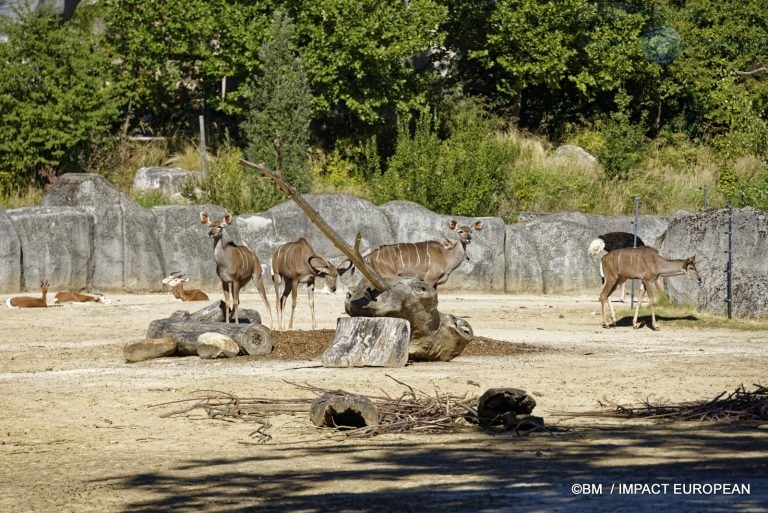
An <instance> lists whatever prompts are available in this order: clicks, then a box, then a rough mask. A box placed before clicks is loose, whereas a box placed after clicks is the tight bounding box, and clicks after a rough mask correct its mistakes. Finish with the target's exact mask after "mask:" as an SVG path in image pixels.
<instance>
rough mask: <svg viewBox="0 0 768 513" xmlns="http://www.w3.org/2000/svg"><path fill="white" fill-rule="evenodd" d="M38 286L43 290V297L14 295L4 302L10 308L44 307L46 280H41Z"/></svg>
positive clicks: (46, 292)
mask: <svg viewBox="0 0 768 513" xmlns="http://www.w3.org/2000/svg"><path fill="white" fill-rule="evenodd" d="M40 288H41V289H42V291H43V297H42V298H39V297H29V296H16V297H11V298H8V299H7V300H6V301H5V304H6V305H8V306H9V307H10V308H45V307H47V306H48V300H47V299H46V295H47V294H48V282H47V281H41V282H40Z"/></svg>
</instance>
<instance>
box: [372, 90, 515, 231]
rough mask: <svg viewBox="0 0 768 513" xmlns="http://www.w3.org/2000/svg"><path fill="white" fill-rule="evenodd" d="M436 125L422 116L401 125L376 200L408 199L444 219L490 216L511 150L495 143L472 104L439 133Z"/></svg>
mask: <svg viewBox="0 0 768 513" xmlns="http://www.w3.org/2000/svg"><path fill="white" fill-rule="evenodd" d="M439 121H440V120H439V119H438V117H437V116H436V115H435V114H434V113H430V112H429V111H423V112H422V113H421V115H420V116H419V117H417V118H415V119H409V120H408V122H401V124H400V130H399V133H398V137H397V147H396V150H395V154H394V155H393V156H392V158H391V159H390V160H389V167H388V169H387V170H386V171H385V172H384V174H383V175H382V176H381V177H380V178H379V179H377V180H375V181H374V198H375V200H376V201H378V202H384V201H388V200H392V199H408V200H411V201H415V202H417V203H420V204H421V205H423V206H425V207H427V208H429V209H431V210H434V211H435V212H439V213H444V214H449V213H451V214H456V215H466V216H481V215H493V213H494V212H496V209H497V208H498V207H499V206H500V204H501V203H502V198H503V196H504V191H505V189H506V179H505V173H504V166H505V164H506V163H507V162H508V161H509V160H510V159H513V158H514V157H515V148H514V147H513V146H510V145H508V144H504V142H503V141H500V140H499V139H498V137H497V136H496V135H495V129H496V128H497V127H496V126H495V125H494V124H493V122H492V120H489V119H487V118H486V117H485V116H484V115H483V111H482V109H481V108H480V106H479V105H477V104H475V103H473V102H466V103H465V104H463V105H460V108H458V109H457V110H456V111H454V112H451V113H450V115H449V116H448V117H447V119H446V120H445V123H444V125H443V126H442V127H441V126H440V122H439ZM412 123H413V124H414V127H415V128H414V130H413V132H411V130H410V126H411V124H412ZM441 129H442V131H444V132H446V133H447V135H446V136H445V137H444V138H443V137H441V136H440V135H439V132H440V131H441Z"/></svg>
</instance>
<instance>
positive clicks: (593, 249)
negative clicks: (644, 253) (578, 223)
mask: <svg viewBox="0 0 768 513" xmlns="http://www.w3.org/2000/svg"><path fill="white" fill-rule="evenodd" d="M641 246H645V243H644V242H643V239H641V238H640V237H637V236H636V235H635V234H633V233H629V232H608V233H605V234H603V235H600V236H598V237H597V238H596V239H595V240H593V241H592V242H591V243H590V244H589V254H590V255H592V256H597V255H598V254H600V253H602V251H603V250H605V251H606V252H607V253H610V252H611V251H615V250H617V249H622V248H634V247H637V248H639V247H641ZM600 279H602V280H603V283H605V275H603V264H602V262H601V263H600ZM626 285H627V284H626V283H622V284H621V299H620V301H621V302H622V303H623V302H624V296H626Z"/></svg>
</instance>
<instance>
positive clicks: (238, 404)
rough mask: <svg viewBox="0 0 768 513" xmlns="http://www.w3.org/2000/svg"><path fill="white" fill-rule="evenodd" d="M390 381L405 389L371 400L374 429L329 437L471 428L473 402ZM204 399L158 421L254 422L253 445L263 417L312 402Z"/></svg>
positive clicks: (264, 425) (261, 438)
mask: <svg viewBox="0 0 768 513" xmlns="http://www.w3.org/2000/svg"><path fill="white" fill-rule="evenodd" d="M389 377H390V378H391V379H394V380H395V381H397V382H398V383H399V384H401V385H403V386H405V387H406V389H407V390H406V391H405V392H403V394H402V395H401V396H400V397H389V396H380V397H371V396H367V398H368V399H369V400H370V401H371V402H373V404H375V405H376V406H377V407H378V408H379V412H380V419H379V424H378V425H376V426H364V427H361V428H354V429H347V430H344V431H337V432H335V433H334V436H343V437H346V438H365V437H372V436H375V435H377V434H383V433H402V432H406V431H421V432H435V431H446V430H453V429H457V428H458V427H460V426H461V425H462V424H467V423H477V409H476V405H477V396H474V397H468V396H466V395H465V396H451V395H448V394H445V393H442V392H440V391H436V392H435V394H434V395H430V394H426V393H424V392H422V391H420V390H416V389H414V388H413V387H411V386H410V385H407V384H405V383H403V382H401V381H398V380H396V379H395V378H392V377H391V376H389ZM291 384H292V385H294V386H296V387H297V388H299V389H303V390H308V391H310V392H312V393H314V394H315V395H317V396H321V395H323V394H325V393H340V392H341V391H339V390H327V389H323V388H319V387H315V386H312V385H307V384H304V385H299V384H296V383H291ZM200 392H202V393H205V394H207V395H206V396H205V397H201V398H194V399H184V400H181V401H174V402H173V403H163V404H159V405H155V406H167V405H169V404H179V403H191V404H189V405H188V406H186V407H184V408H182V409H177V410H174V411H171V412H167V413H164V414H162V417H173V416H177V415H183V414H186V413H189V412H191V411H193V410H196V409H202V410H204V411H205V412H206V413H207V415H208V417H209V418H214V419H220V420H226V421H234V420H241V421H245V422H254V423H257V424H259V425H260V427H259V428H258V429H257V430H256V431H254V432H253V433H251V436H255V437H256V438H257V441H258V443H265V442H267V441H269V440H271V438H272V437H271V436H270V435H269V434H268V433H267V430H268V429H269V428H270V427H271V424H270V422H269V420H268V417H269V415H274V414H286V413H288V414H292V413H297V412H309V409H310V407H311V405H312V403H313V402H314V399H278V400H275V399H265V398H242V397H237V396H235V395H232V394H227V393H224V392H218V391H213V390H201V391H200Z"/></svg>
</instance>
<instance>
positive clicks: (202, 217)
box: [200, 212, 211, 224]
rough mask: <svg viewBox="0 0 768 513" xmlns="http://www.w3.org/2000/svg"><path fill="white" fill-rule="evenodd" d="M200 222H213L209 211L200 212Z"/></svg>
mask: <svg viewBox="0 0 768 513" xmlns="http://www.w3.org/2000/svg"><path fill="white" fill-rule="evenodd" d="M200 222H201V223H203V224H208V223H210V222H211V220H210V219H209V218H208V212H200Z"/></svg>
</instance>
